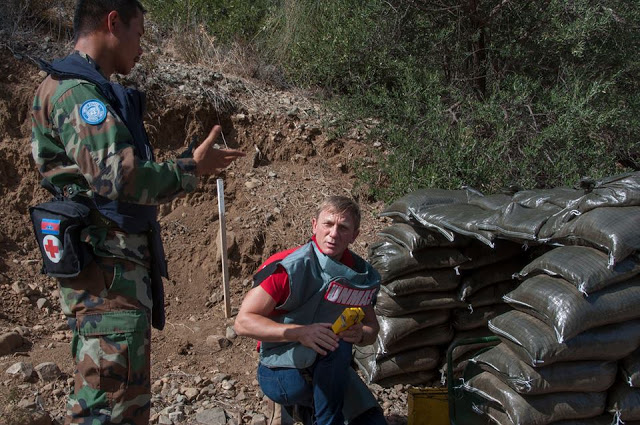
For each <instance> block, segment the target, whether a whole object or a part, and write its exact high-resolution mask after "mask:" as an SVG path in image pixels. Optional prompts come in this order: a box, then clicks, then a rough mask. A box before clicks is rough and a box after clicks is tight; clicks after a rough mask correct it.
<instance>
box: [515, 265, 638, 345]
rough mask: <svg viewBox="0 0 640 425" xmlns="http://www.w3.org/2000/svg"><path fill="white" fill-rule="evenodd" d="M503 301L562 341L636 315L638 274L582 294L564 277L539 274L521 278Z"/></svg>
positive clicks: (634, 317)
mask: <svg viewBox="0 0 640 425" xmlns="http://www.w3.org/2000/svg"><path fill="white" fill-rule="evenodd" d="M504 301H505V302H506V303H508V304H509V305H511V306H512V307H514V308H516V309H518V310H521V311H524V312H526V313H529V314H531V315H533V316H536V317H537V318H539V319H540V320H542V321H543V322H545V323H546V324H548V325H549V326H551V327H553V329H554V331H555V332H556V336H557V338H558V342H563V341H565V340H567V339H570V338H573V337H574V336H576V335H578V334H580V333H582V332H584V331H586V330H588V329H593V328H596V327H599V326H604V325H608V324H612V323H620V322H624V321H627V320H632V319H636V318H639V317H640V308H638V305H640V277H634V278H631V279H630V280H627V281H625V282H621V283H617V284H615V285H611V286H608V287H606V288H604V289H602V290H600V291H598V292H593V293H592V294H591V295H590V296H589V297H588V298H585V297H584V296H583V295H582V293H581V292H580V291H578V289H577V288H576V287H575V286H574V285H572V284H570V283H569V282H567V281H566V280H564V279H558V278H554V277H550V276H547V275H538V276H534V277H532V278H530V279H527V280H525V281H524V282H522V284H520V286H518V287H517V288H516V289H514V290H513V291H512V292H510V293H509V294H507V295H505V296H504Z"/></svg>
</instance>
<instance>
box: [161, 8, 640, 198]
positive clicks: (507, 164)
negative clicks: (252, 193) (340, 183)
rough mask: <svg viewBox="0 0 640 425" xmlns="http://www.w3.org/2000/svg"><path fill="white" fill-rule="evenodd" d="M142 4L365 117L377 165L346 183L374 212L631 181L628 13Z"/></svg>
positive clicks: (637, 68) (633, 40) (634, 145)
mask: <svg viewBox="0 0 640 425" xmlns="http://www.w3.org/2000/svg"><path fill="white" fill-rule="evenodd" d="M151 3H153V6H152V8H153V10H155V9H156V8H159V7H160V5H162V7H163V8H167V7H173V8H177V7H178V6H179V5H182V6H180V7H182V8H183V9H182V10H183V12H184V13H186V14H187V15H186V16H192V15H193V14H194V13H195V15H193V16H198V17H201V18H206V19H207V20H208V21H207V23H208V28H210V30H211V31H215V32H216V33H217V34H222V35H225V37H226V38H227V39H229V38H231V35H232V34H234V35H235V34H239V35H240V36H242V37H244V38H247V39H250V40H252V41H253V42H254V43H255V44H256V48H257V49H258V50H259V51H260V52H262V54H263V57H264V58H268V59H269V60H270V61H272V62H273V64H275V65H276V66H278V67H280V68H281V69H282V70H284V72H285V75H286V76H287V78H288V79H289V81H291V82H294V83H297V84H299V85H312V86H319V87H322V88H323V89H324V92H325V93H327V94H328V95H329V96H330V98H331V99H332V100H333V101H334V104H335V105H339V107H340V108H341V110H342V111H343V113H344V114H346V118H347V119H348V120H349V121H351V122H352V123H355V122H357V120H358V119H365V118H375V119H376V120H377V122H379V123H380V124H379V125H378V126H377V127H376V129H375V132H374V133H373V134H372V136H373V137H374V138H376V139H377V140H380V141H381V142H382V143H383V147H384V148H385V153H384V154H382V155H380V158H378V159H379V161H380V162H379V164H378V165H376V166H375V167H370V168H367V166H366V165H367V164H366V163H363V164H362V170H361V171H362V172H359V173H358V174H359V175H362V176H363V179H362V183H363V184H365V186H366V187H369V188H371V189H370V190H371V194H373V195H374V196H376V197H379V198H381V199H384V200H389V199H392V198H395V197H397V196H400V195H402V194H403V193H406V192H408V191H410V190H413V189H417V188H420V187H441V188H457V187H460V186H462V185H469V186H473V187H476V188H477V189H479V190H482V191H485V192H487V193H493V192H496V191H499V190H501V189H503V188H506V187H510V186H513V185H518V186H520V187H523V188H535V187H554V186H558V185H572V184H575V183H576V182H577V181H578V180H579V179H580V178H581V177H583V176H590V177H600V176H604V175H610V174H615V173H619V172H622V171H628V170H629V169H636V170H637V169H640V142H639V140H640V137H639V136H640V94H638V93H639V91H638V88H639V87H638V85H639V84H640V62H639V61H638V59H637V58H638V54H639V52H640V28H639V25H640V3H637V2H628V1H626V0H610V1H594V0H571V1H568V0H541V1H534V0H519V1H516V0H486V1H480V0H464V1H463V0H457V1H456V0H443V1H437V2H432V1H429V0H389V1H382V0H370V1H366V2H362V1H356V0H323V1H319V0H282V1H279V2H276V1H272V2H268V1H266V0H262V1H255V2H249V1H246V2H243V1H240V0H237V1H229V2H223V1H221V0H192V1H191V2H186V4H187V5H188V6H184V4H183V2H177V1H166V2H165V1H162V2H160V1H155V2H151ZM170 5H173V6H170ZM205 6H206V7H205ZM185 7H187V9H184V8H185ZM223 8H226V9H225V10H227V14H226V15H225V14H223V13H222V12H221V10H223ZM176 10H177V9H176ZM194 10H197V12H194ZM229 11H231V12H229ZM167 16H169V14H167ZM182 19H184V16H183V17H182Z"/></svg>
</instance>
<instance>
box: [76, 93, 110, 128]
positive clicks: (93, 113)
mask: <svg viewBox="0 0 640 425" xmlns="http://www.w3.org/2000/svg"><path fill="white" fill-rule="evenodd" d="M80 115H81V116H82V119H83V120H85V122H86V123H87V124H91V125H98V124H101V123H102V122H103V121H104V120H105V119H106V118H107V107H106V106H105V105H104V103H102V102H101V101H99V100H98V99H91V100H87V101H86V102H84V103H83V104H82V106H81V107H80Z"/></svg>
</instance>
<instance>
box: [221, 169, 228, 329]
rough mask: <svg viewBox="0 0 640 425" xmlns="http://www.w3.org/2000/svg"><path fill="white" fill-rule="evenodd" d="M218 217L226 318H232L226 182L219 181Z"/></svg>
mask: <svg viewBox="0 0 640 425" xmlns="http://www.w3.org/2000/svg"><path fill="white" fill-rule="evenodd" d="M218 216H219V220H220V239H219V240H218V247H219V248H220V256H221V258H222V288H223V290H224V317H226V318H227V319H228V318H229V317H231V300H230V295H229V267H228V266H227V226H226V224H225V217H224V182H223V180H222V179H218Z"/></svg>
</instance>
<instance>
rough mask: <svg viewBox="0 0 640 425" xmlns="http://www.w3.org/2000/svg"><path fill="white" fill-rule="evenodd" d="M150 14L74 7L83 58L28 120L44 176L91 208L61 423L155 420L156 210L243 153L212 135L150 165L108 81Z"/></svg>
mask: <svg viewBox="0 0 640 425" xmlns="http://www.w3.org/2000/svg"><path fill="white" fill-rule="evenodd" d="M144 12H145V10H144V8H143V6H142V4H141V3H140V2H139V1H137V0H78V2H77V4H76V11H75V17H74V31H75V37H76V38H75V46H74V50H75V51H74V52H73V53H72V54H71V55H69V56H68V57H67V58H64V59H62V60H60V61H59V62H54V63H53V64H46V63H43V64H44V65H43V66H44V68H43V69H45V70H47V71H48V72H49V76H48V77H47V78H46V79H45V80H44V81H43V82H42V84H41V85H40V87H39V88H38V90H37V92H36V95H35V99H34V103H33V108H32V113H31V118H32V132H33V134H32V154H33V158H34V160H35V163H36V165H37V167H38V170H39V171H40V173H41V174H42V175H43V176H44V177H45V178H46V179H47V180H49V181H50V182H51V183H52V184H53V185H54V186H56V187H58V188H60V189H61V190H63V191H64V193H65V195H66V196H68V197H71V198H72V199H75V200H83V202H84V203H89V205H91V206H92V207H93V208H92V211H91V221H92V224H91V225H89V226H88V227H86V228H85V229H84V230H83V231H82V233H81V239H82V240H83V241H84V242H87V243H88V244H90V245H91V247H92V248H93V252H94V261H92V262H91V263H90V264H89V265H88V266H87V267H86V268H85V269H84V270H83V271H82V272H81V273H80V275H78V276H77V277H75V278H65V279H59V287H60V300H61V306H62V310H63V312H64V314H65V315H66V316H67V317H68V319H69V324H70V326H71V328H72V330H73V340H72V342H71V352H72V356H73V358H74V360H75V364H76V369H75V371H74V379H75V385H74V390H73V392H72V393H71V395H70V396H69V401H68V406H67V407H68V409H67V417H66V420H65V424H84V425H98V424H134V425H142V424H148V423H149V409H150V399H151V395H150V392H151V391H150V389H151V385H150V341H151V328H150V323H151V321H152V319H151V318H152V317H153V318H154V319H156V317H157V315H156V313H157V312H159V313H160V314H161V315H162V317H160V319H158V321H157V322H156V320H154V321H153V324H154V326H156V327H158V328H162V326H163V324H164V316H163V307H164V306H163V305H161V304H162V302H161V301H160V302H157V304H158V305H154V300H156V299H160V300H161V299H162V297H161V296H160V298H158V297H157V294H154V293H152V280H154V279H159V275H158V274H157V273H156V274H155V275H154V273H155V271H156V270H157V268H154V267H156V266H155V265H157V264H160V265H164V258H163V253H162V249H161V244H160V249H159V251H158V250H157V249H154V246H153V242H152V241H158V240H159V236H158V235H157V233H158V232H157V220H156V218H155V213H156V210H155V206H156V205H158V204H161V203H163V202H168V201H171V200H172V199H174V198H175V197H177V196H179V195H181V194H184V193H187V192H191V191H193V190H194V189H195V188H196V185H197V180H198V176H201V175H209V174H213V173H215V172H217V171H218V170H221V169H224V168H225V167H227V166H228V165H230V164H231V163H232V162H233V161H234V160H235V159H237V158H239V157H241V156H244V153H242V152H240V151H237V150H219V149H214V148H213V143H214V141H215V140H216V139H217V137H218V136H219V134H220V132H221V129H220V127H219V126H214V128H213V129H212V130H211V132H210V134H209V135H208V137H207V138H206V139H205V140H204V141H203V142H202V144H201V145H200V146H198V147H197V148H196V149H195V150H194V151H193V156H192V157H190V158H179V159H176V160H173V161H166V162H155V161H154V160H153V152H152V149H151V147H150V145H149V143H148V140H147V137H146V133H145V132H144V126H143V125H142V110H143V106H141V104H140V102H141V97H140V96H139V95H138V96H136V92H135V91H132V92H129V91H125V90H124V89H123V88H122V86H119V85H117V84H115V83H111V82H110V81H109V77H110V76H111V75H112V74H114V73H120V74H127V73H129V72H130V71H131V69H132V68H133V66H134V65H135V63H136V62H137V61H138V59H139V57H140V55H141V54H142V50H141V48H140V38H141V37H142V35H143V33H144ZM122 93H124V95H122ZM147 216H148V217H149V219H148V220H147V221H145V220H142V219H141V217H147ZM154 231H155V232H156V235H155V236H156V238H155V239H154V237H152V236H150V235H151V234H152V233H153V232H154ZM154 257H155V258H154ZM160 257H162V258H160ZM159 273H160V274H163V270H160V271H159ZM165 275H166V273H165ZM154 281H155V280H154ZM160 295H162V294H160ZM152 311H153V314H152ZM158 317H159V316H158Z"/></svg>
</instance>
